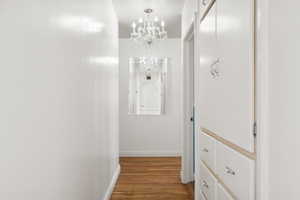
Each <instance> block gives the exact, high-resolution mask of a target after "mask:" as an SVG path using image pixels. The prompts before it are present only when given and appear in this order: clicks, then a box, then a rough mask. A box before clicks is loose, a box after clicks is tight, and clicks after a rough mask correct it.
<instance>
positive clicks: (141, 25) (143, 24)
mask: <svg viewBox="0 0 300 200" xmlns="http://www.w3.org/2000/svg"><path fill="white" fill-rule="evenodd" d="M144 13H145V16H144V17H143V18H140V19H139V20H137V21H134V22H132V24H131V26H132V33H131V35H130V38H131V39H132V40H134V41H137V42H139V43H142V44H144V45H146V46H151V45H152V44H153V43H154V42H155V41H158V40H164V39H167V38H168V34H167V31H166V30H165V22H164V21H163V20H160V19H159V18H158V17H153V16H152V13H153V10H152V9H151V8H148V9H146V10H144Z"/></svg>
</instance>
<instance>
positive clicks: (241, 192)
mask: <svg viewBox="0 0 300 200" xmlns="http://www.w3.org/2000/svg"><path fill="white" fill-rule="evenodd" d="M254 170H255V163H254V161H253V160H250V159H248V158H247V157H245V156H243V155H242V154H240V153H238V152H236V151H234V150H232V149H230V148H229V147H227V146H225V145H223V144H221V143H220V142H216V172H217V174H218V176H219V177H220V178H221V180H222V181H223V182H224V184H225V185H226V186H227V187H228V188H229V190H230V191H232V192H233V194H234V195H235V197H237V199H241V200H254V176H255V175H254Z"/></svg>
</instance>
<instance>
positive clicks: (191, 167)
mask: <svg viewBox="0 0 300 200" xmlns="http://www.w3.org/2000/svg"><path fill="white" fill-rule="evenodd" d="M195 21H196V20H195ZM195 27H196V25H195V23H194V24H192V25H191V26H190V28H189V31H188V33H187V34H186V36H185V38H184V47H183V63H184V66H183V114H182V116H183V118H182V127H183V128H182V147H183V153H182V172H181V180H182V183H189V182H192V181H194V172H195V152H196V150H195V130H196V129H195V127H196V124H195V123H196V120H195V118H196V117H195V113H196V112H195V102H196V101H195V97H196V96H195V63H196V62H195V50H196V49H195V47H196V45H195V41H196V40H195V31H194V30H196V29H195Z"/></svg>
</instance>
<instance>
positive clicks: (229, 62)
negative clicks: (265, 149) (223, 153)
mask: <svg viewBox="0 0 300 200" xmlns="http://www.w3.org/2000/svg"><path fill="white" fill-rule="evenodd" d="M253 12H254V8H253V1H252V0H243V1H236V0H217V1H216V2H215V3H214V5H213V6H212V8H211V9H210V11H209V12H208V14H207V16H206V17H205V18H204V19H203V20H202V22H201V23H200V29H199V54H200V66H199V69H200V70H199V79H200V81H199V84H200V86H199V89H200V95H199V110H200V113H201V114H200V119H201V122H200V123H201V126H202V127H204V128H206V129H208V130H210V131H212V132H214V133H216V134H217V135H219V136H221V137H222V138H224V139H226V140H228V141H230V142H231V143H234V144H236V145H238V146H240V147H242V148H243V149H245V150H247V151H249V152H254V137H253V124H254V34H253V32H254V25H253V24H254V16H253Z"/></svg>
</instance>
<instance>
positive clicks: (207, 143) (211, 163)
mask: <svg viewBox="0 0 300 200" xmlns="http://www.w3.org/2000/svg"><path fill="white" fill-rule="evenodd" d="M199 139H200V141H199V144H200V149H199V150H200V159H201V160H202V161H204V162H205V164H207V166H208V167H210V168H211V169H212V170H215V166H216V165H215V163H216V162H215V160H216V156H215V155H216V148H215V143H216V142H215V140H214V139H213V138H212V137H210V136H208V135H206V134H204V133H201V136H200V138H199Z"/></svg>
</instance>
